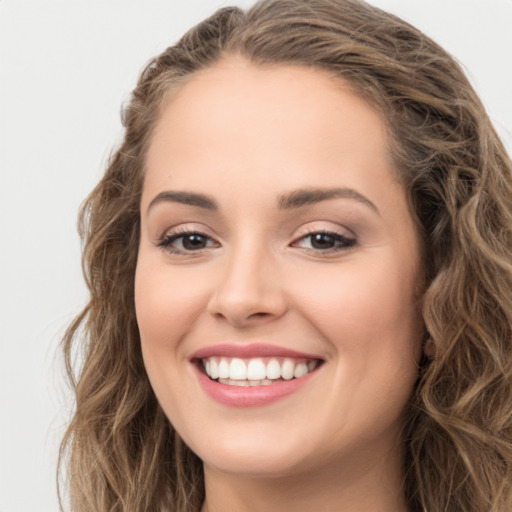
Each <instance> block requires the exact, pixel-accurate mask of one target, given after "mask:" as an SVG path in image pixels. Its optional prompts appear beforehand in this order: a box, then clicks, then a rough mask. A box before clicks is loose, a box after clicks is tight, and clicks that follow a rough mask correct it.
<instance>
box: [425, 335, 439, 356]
mask: <svg viewBox="0 0 512 512" xmlns="http://www.w3.org/2000/svg"><path fill="white" fill-rule="evenodd" d="M427 336H428V337H427V339H426V341H425V343H424V344H423V353H424V354H425V355H426V356H427V357H428V358H430V359H433V358H434V356H435V355H436V344H435V343H434V340H433V339H432V337H431V336H430V334H429V333H427Z"/></svg>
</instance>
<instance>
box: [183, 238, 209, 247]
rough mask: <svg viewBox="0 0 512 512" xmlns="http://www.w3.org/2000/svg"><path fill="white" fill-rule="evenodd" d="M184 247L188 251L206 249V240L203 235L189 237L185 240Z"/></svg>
mask: <svg viewBox="0 0 512 512" xmlns="http://www.w3.org/2000/svg"><path fill="white" fill-rule="evenodd" d="M183 247H184V248H185V249H187V250H194V249H204V247H206V240H205V238H204V236H202V235H197V234H192V235H187V236H186V237H184V238H183Z"/></svg>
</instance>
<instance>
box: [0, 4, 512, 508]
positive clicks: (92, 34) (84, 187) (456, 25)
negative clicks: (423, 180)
mask: <svg viewBox="0 0 512 512" xmlns="http://www.w3.org/2000/svg"><path fill="white" fill-rule="evenodd" d="M250 3H251V2H250V1H249V0H247V1H226V2H225V1H221V0H179V1H176V0H167V1H155V0H144V1H143V0H139V1H134V0H87V1H83V0H62V1H43V0H39V1H24V0H3V1H1V0H0V247H1V249H0V512H53V511H56V510H58V506H57V499H56V491H55V465H56V455H57V448H58V444H59V439H60V437H61V435H62V432H63V428H64V425H65V423H66V418H67V416H68V413H69V411H70V409H71V404H72V401H71V397H70V396H69V392H68V391H67V389H66V387H65V385H64V382H63V370H62V364H61V361H60V359H59V356H58V355H57V354H58V350H57V348H58V343H59V340H60V338H61V337H62V334H63V332H64V329H65V327H66V325H67V324H68V323H69V322H70V320H71V319H72V317H73V316H74V315H75V314H76V313H77V312H78V311H79V310H80V308H81V307H82V306H83V305H84V303H85V300H86V293H85V289H84V285H83V283H82V277H81V270H80V242H79V239H78V236H77V234H76V229H75V224H76V214H77V210H78V207H79V205H80V203H81V201H82V200H83V199H84V197H85V196H86V195H87V193H88V192H89V191H90V189H91V188H92V187H93V185H94V184H95V183H96V181H97V180H98V179H99V177H100V176H101V174H102V170H103V167H104V164H105V161H106V158H107V156H108V154H109V152H110V150H111V148H112V147H113V146H114V145H115V144H116V142H118V141H119V139H120V137H121V123H120V117H119V111H120V106H121V104H122V103H123V102H124V101H125V100H126V99H127V98H128V95H129V93H130V90H131V89H132V87H133V86H134V84H135V81H136V78H137V75H138V73H139V70H140V69H141V67H142V66H143V65H144V63H145V62H146V61H147V60H148V59H149V58H150V57H152V56H153V55H155V54H157V53H158V52H160V51H162V50H163V49H164V48H165V47H166V46H168V45H170V44H172V43H173V42H175V41H176V40H177V39H178V37H179V36H180V35H181V34H182V33H183V32H184V31H185V30H186V29H187V28H189V27H190V26H192V25H193V24H195V23H196V22H198V21H200V20H201V19H203V18H204V17H206V16H207V15H209V14H211V13H212V12H213V11H214V10H215V9H216V8H218V7H220V6H223V5H230V4H237V5H241V6H248V5H249V4H250ZM370 3H372V4H375V5H376V6H378V7H382V8H385V9H388V10H390V11H392V12H394V13H396V14H398V15H400V16H402V17H403V18H405V19H407V20H408V21H411V22H412V23H413V24H415V25H416V26H418V27H419V28H420V29H422V30H423V31H424V32H426V33H427V34H428V35H430V36H431V37H433V38H434V39H435V40H437V41H438V42H439V43H441V45H442V46H444V47H445V48H446V49H447V50H448V51H449V52H451V53H452V54H453V55H455V56H456V57H457V58H458V59H459V61H460V62H461V63H462V64H463V66H464V67H465V68H466V70H467V71H468V74H469V76H470V78H471V80H472V82H473V83H474V85H475V87H476V89H477V91H478V92H479V93H480V95H481V97H482V98H483V100H484V103H485V105H486V107H487V109H488V112H489V114H490V116H491V118H492V119H493V120H494V122H495V125H496V127H497V129H498V132H499V133H500V134H501V136H502V138H503V140H504V141H505V143H506V145H507V147H508V149H509V151H511V150H512V100H511V93H512V57H511V55H512V31H511V30H510V26H512V0H370Z"/></svg>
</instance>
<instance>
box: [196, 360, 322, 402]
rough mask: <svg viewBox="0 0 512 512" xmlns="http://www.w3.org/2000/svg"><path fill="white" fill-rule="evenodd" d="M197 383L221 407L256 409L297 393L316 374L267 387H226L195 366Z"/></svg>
mask: <svg viewBox="0 0 512 512" xmlns="http://www.w3.org/2000/svg"><path fill="white" fill-rule="evenodd" d="M194 366H195V369H196V373H197V376H198V379H199V383H200V384H201V386H202V388H203V389H204V390H205V392H206V394H207V395H208V396H209V397H210V398H212V399H213V400H215V401H216V402H218V403H220V404H222V405H228V406H230V407H258V406H262V405H268V404H271V403H274V402H277V401H278V400H281V399H282V398H285V397H287V396H288V395H291V394H293V393H295V392H296V391H298V390H299V389H300V388H302V386H304V384H306V383H307V382H308V381H309V379H310V378H311V376H312V375H313V374H314V373H316V371H314V372H312V373H308V374H307V375H304V377H300V378H299V379H291V380H287V381H280V382H276V383H275V384H269V385H267V386H248V387H244V386H228V385H227V384H221V383H220V382H217V381H215V380H211V379H210V378H208V376H206V375H205V374H204V373H203V372H201V370H200V369H199V368H198V367H197V366H196V365H194Z"/></svg>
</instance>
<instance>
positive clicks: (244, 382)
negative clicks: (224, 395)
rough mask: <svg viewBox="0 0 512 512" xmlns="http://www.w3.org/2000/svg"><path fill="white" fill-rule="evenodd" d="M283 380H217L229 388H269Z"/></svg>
mask: <svg viewBox="0 0 512 512" xmlns="http://www.w3.org/2000/svg"><path fill="white" fill-rule="evenodd" d="M281 381H283V379H275V380H270V379H262V380H233V379H217V382H219V383H220V384H227V385H228V386H239V387H250V386H269V385H270V384H274V383H275V382H281Z"/></svg>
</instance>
